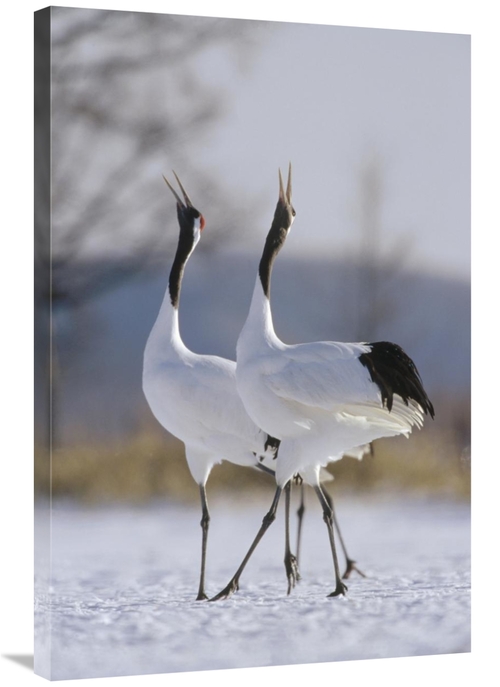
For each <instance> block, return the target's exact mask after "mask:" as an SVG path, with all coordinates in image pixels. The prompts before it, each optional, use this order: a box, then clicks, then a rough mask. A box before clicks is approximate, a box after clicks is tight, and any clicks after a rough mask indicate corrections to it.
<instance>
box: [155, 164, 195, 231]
mask: <svg viewBox="0 0 500 687" xmlns="http://www.w3.org/2000/svg"><path fill="white" fill-rule="evenodd" d="M173 174H174V176H175V178H176V180H177V183H178V184H179V188H180V190H181V193H182V195H183V196H184V199H182V198H181V197H180V196H179V194H178V193H177V191H176V190H175V189H174V187H173V186H172V184H171V183H170V182H169V181H168V179H167V178H166V177H165V176H163V179H164V181H165V183H166V184H167V186H168V187H169V189H170V190H171V191H172V193H173V194H174V197H175V199H176V201H177V219H178V221H179V226H180V228H181V232H188V233H190V234H192V235H193V237H194V238H195V239H197V240H198V239H199V238H200V233H201V232H202V231H203V229H204V227H205V218H204V217H203V215H202V214H201V212H200V211H199V210H197V209H196V208H195V207H194V205H193V203H192V202H191V199H190V198H189V196H188V194H187V193H186V191H185V190H184V186H183V185H182V184H181V182H180V179H179V177H178V176H177V174H176V173H175V172H173Z"/></svg>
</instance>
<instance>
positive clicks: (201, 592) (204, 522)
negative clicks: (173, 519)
mask: <svg viewBox="0 0 500 687" xmlns="http://www.w3.org/2000/svg"><path fill="white" fill-rule="evenodd" d="M199 487H200V497H201V512H202V515H201V522H200V525H201V531H202V540H201V572H200V586H199V588H198V596H197V597H196V601H204V600H205V599H208V596H207V595H206V594H205V563H206V559H207V541H208V525H209V523H210V513H209V512H208V503H207V492H206V490H205V485H204V484H200V485H199Z"/></svg>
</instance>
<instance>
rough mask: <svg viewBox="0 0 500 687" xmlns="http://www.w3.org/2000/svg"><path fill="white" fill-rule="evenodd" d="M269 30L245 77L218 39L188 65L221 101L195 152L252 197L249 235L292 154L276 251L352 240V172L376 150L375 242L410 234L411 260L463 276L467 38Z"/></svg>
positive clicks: (337, 248) (327, 247)
mask: <svg viewBox="0 0 500 687" xmlns="http://www.w3.org/2000/svg"><path fill="white" fill-rule="evenodd" d="M269 29H270V30H269V31H268V32H267V34H266V35H265V37H264V41H263V44H262V48H261V49H260V51H258V52H257V54H256V59H255V61H253V62H252V64H251V66H250V67H249V69H248V70H247V71H246V73H245V74H244V75H243V76H241V74H240V73H239V72H238V71H237V69H236V67H234V68H231V66H230V65H228V64H227V61H226V60H225V58H224V54H223V53H221V54H218V52H217V50H213V51H212V53H211V55H210V59H207V57H204V60H203V62H200V65H199V68H200V70H202V71H203V73H204V75H205V76H206V78H207V79H213V80H214V81H215V82H216V83H217V82H218V83H220V85H222V86H224V88H225V89H228V90H229V92H230V96H231V100H230V102H229V104H230V107H229V108H228V113H227V116H226V117H225V119H224V120H223V121H221V123H220V124H219V125H218V126H217V127H216V128H215V129H214V130H213V131H212V132H211V133H210V134H209V135H208V136H207V137H206V139H205V145H204V146H203V147H201V148H200V151H199V157H198V159H197V163H199V164H202V165H205V166H206V167H207V169H212V168H214V167H215V169H216V173H217V174H218V176H219V177H220V178H221V179H224V183H225V184H227V185H229V186H231V185H234V188H235V191H236V190H238V192H241V189H246V190H247V191H248V192H252V193H256V194H258V196H259V198H260V201H259V207H257V208H256V218H258V217H259V216H260V217H261V219H260V223H261V225H260V226H261V227H262V229H261V230H258V231H257V232H256V237H255V241H256V244H260V243H261V242H262V238H263V234H264V233H265V229H266V228H267V227H268V225H269V222H270V218H271V216H272V215H271V214H270V213H272V210H273V208H274V203H275V201H276V198H277V169H278V167H279V166H281V168H282V169H283V170H284V169H286V167H287V165H288V161H289V160H291V161H292V164H293V168H294V175H293V178H294V192H293V198H294V205H295V208H296V210H297V219H296V223H295V225H294V229H293V233H292V234H291V235H290V239H289V241H288V243H287V251H289V252H291V251H297V252H308V253H314V252H318V251H319V252H321V253H324V252H325V251H328V255H335V254H341V253H343V252H344V251H348V250H352V249H353V248H354V246H355V245H356V242H357V241H359V234H358V231H359V230H358V226H359V225H358V223H357V222H358V219H357V205H358V204H359V202H358V200H359V199H358V189H359V186H358V185H359V172H360V169H361V167H362V165H363V163H364V162H365V161H366V159H367V157H369V156H370V155H376V156H377V157H378V159H379V160H380V162H381V166H382V171H383V178H382V185H383V203H382V230H383V237H384V241H385V243H386V244H387V247H388V248H389V247H390V246H391V245H394V244H393V242H394V241H397V240H403V241H407V240H409V241H410V245H411V249H410V264H411V265H412V266H413V267H417V268H424V269H429V270H430V271H432V272H440V273H441V272H444V273H446V274H451V275H458V276H464V277H468V276H469V275H470V37H469V36H468V35H460V34H443V33H426V32H416V31H393V30H383V29H360V28H343V27H335V26H319V25H312V24H287V23H280V24H278V23H276V24H270V25H269ZM259 213H261V215H259ZM256 226H257V227H258V226H259V220H258V219H257V222H256ZM247 238H248V237H247Z"/></svg>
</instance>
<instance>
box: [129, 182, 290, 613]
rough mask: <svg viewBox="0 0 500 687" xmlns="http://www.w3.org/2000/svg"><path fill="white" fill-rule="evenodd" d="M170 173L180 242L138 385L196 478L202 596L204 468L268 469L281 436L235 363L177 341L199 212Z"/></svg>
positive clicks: (205, 533)
mask: <svg viewBox="0 0 500 687" xmlns="http://www.w3.org/2000/svg"><path fill="white" fill-rule="evenodd" d="M174 175H175V177H176V179H177V182H178V184H179V187H180V189H181V192H182V194H183V196H184V201H183V200H182V199H181V197H180V196H179V195H178V194H177V192H176V191H175V190H174V188H173V187H172V186H171V184H170V183H169V182H168V181H167V179H165V177H164V179H165V182H166V183H167V186H168V187H169V188H170V190H171V191H172V193H173V194H174V196H175V199H176V201H177V218H178V222H179V230H180V231H179V242H178V245H177V251H176V254H175V258H174V261H173V264H172V268H171V271H170V276H169V281H168V286H167V290H166V293H165V296H164V299H163V302H162V305H161V307H160V311H159V313H158V317H157V319H156V322H155V324H154V326H153V328H152V330H151V333H150V335H149V338H148V341H147V344H146V348H145V351H144V366H143V390H144V394H145V396H146V399H147V401H148V403H149V406H150V408H151V411H152V412H153V414H154V416H155V417H156V419H157V420H158V421H159V422H160V424H161V425H163V427H165V429H167V430H168V431H169V432H170V433H171V434H173V435H174V436H176V437H178V438H179V439H180V440H181V441H183V442H184V445H185V451H186V459H187V463H188V466H189V470H190V472H191V475H192V476H193V479H194V480H195V482H196V483H197V484H198V488H199V492H200V498H201V508H202V519H201V523H200V524H201V527H202V554H201V572H200V581H199V589H198V596H197V599H198V600H202V599H206V598H207V595H206V593H205V561H206V550H207V539H208V529H209V521H210V515H209V510H208V503H207V494H206V489H205V485H206V482H207V479H208V476H209V475H210V471H211V470H212V467H213V466H214V465H215V464H217V463H220V462H221V461H222V460H228V461H230V462H232V463H235V464H237V465H246V466H255V467H258V468H260V469H263V470H264V471H266V472H267V471H269V472H272V470H270V469H269V465H270V464H271V465H273V463H272V459H273V457H274V455H275V453H276V450H277V446H278V444H279V442H277V441H276V440H274V439H273V438H272V437H269V436H268V435H267V434H266V433H265V432H263V431H262V430H261V429H259V428H258V427H257V426H256V425H255V424H254V423H253V422H252V420H251V419H250V418H249V417H248V415H247V413H246V412H245V409H244V407H243V404H242V402H241V399H240V397H239V395H238V393H237V391H236V376H235V374H236V363H235V362H234V361H231V360H226V359H225V358H220V357H218V356H213V355H198V354H197V353H194V352H193V351H191V350H189V348H187V346H185V344H184V342H183V341H182V338H181V335H180V332H179V319H178V318H179V297H180V291H181V284H182V277H183V273H184V267H185V265H186V263H187V261H188V259H189V257H190V255H191V254H192V252H193V251H194V249H195V247H196V245H197V243H198V241H199V240H200V236H201V232H202V231H203V228H204V226H205V219H204V218H203V215H202V214H201V213H200V212H199V211H198V210H197V209H196V208H195V207H194V206H193V204H192V203H191V201H190V199H189V197H188V195H187V193H186V191H185V190H184V188H183V186H182V184H181V183H180V181H179V179H178V177H177V175H176V174H175V172H174ZM270 461H271V463H270ZM287 566H288V569H289V570H290V573H289V574H290V575H291V576H292V578H293V577H294V576H295V577H296V574H295V572H294V557H293V556H292V554H291V552H290V547H289V546H288V560H287ZM287 574H288V572H287ZM292 582H293V583H294V582H295V580H294V579H292Z"/></svg>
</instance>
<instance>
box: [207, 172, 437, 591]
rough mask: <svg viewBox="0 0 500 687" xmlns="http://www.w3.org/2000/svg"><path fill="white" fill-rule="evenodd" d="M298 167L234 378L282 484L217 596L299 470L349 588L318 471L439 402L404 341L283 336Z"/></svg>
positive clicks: (407, 426) (263, 264)
mask: <svg viewBox="0 0 500 687" xmlns="http://www.w3.org/2000/svg"><path fill="white" fill-rule="evenodd" d="M291 196H292V182H291V166H290V167H289V171H288V182H287V188H286V192H285V190H284V188H283V180H282V177H281V172H280V173H279V199H278V203H277V206H276V210H275V213H274V218H273V221H272V224H271V229H270V230H269V233H268V235H267V238H266V242H265V246H264V250H263V253H262V258H261V260H260V263H259V269H258V274H257V278H256V282H255V288H254V292H253V296H252V301H251V304H250V310H249V313H248V317H247V320H246V322H245V324H244V326H243V329H242V331H241V333H240V336H239V339H238V344H237V356H236V360H237V369H236V379H237V387H238V392H239V394H240V396H241V398H242V400H243V403H244V405H245V408H246V410H247V412H248V414H249V415H250V417H251V418H252V419H253V420H254V422H255V423H256V424H257V425H259V427H261V428H262V429H263V430H264V431H265V432H267V433H269V434H270V435H271V436H274V437H276V438H277V439H279V440H280V442H281V443H280V450H279V454H278V456H277V458H276V482H277V489H276V492H275V495H274V499H273V502H272V505H271V508H270V510H269V512H268V513H267V514H266V515H265V517H264V519H263V521H262V525H261V528H260V530H259V532H258V533H257V536H256V538H255V539H254V541H253V543H252V545H251V547H250V549H249V551H248V553H247V555H246V556H245V558H244V559H243V561H242V563H241V565H240V567H239V568H238V570H237V571H236V573H235V574H234V576H233V577H232V578H231V580H230V581H229V583H228V585H227V586H226V587H225V588H224V589H223V590H222V591H221V592H219V594H217V595H216V596H215V597H213V600H217V599H222V598H227V597H229V596H230V595H231V594H232V593H233V592H234V591H236V590H237V589H238V584H239V579H240V576H241V574H242V572H243V570H244V568H245V566H246V564H247V562H248V560H249V558H250V556H251V555H252V553H253V551H254V549H255V547H256V546H257V544H258V543H259V541H260V539H261V538H262V536H263V535H264V533H265V532H266V530H267V529H268V527H269V526H270V525H271V523H272V522H273V521H274V519H275V517H276V510H277V507H278V503H279V500H280V497H281V493H282V491H283V489H285V488H286V487H287V485H288V484H289V482H290V480H291V479H292V478H293V477H294V475H296V474H297V473H298V474H300V475H301V476H302V478H303V479H304V481H305V482H307V483H308V484H310V485H311V486H313V487H314V489H315V491H316V494H317V496H318V499H319V501H320V503H321V506H322V509H323V519H324V521H325V523H326V526H327V529H328V535H329V540H330V547H331V551H332V557H333V565H334V572H335V589H334V591H333V592H332V593H331V594H330V595H329V596H338V595H340V594H342V595H343V594H345V592H346V590H347V587H346V586H345V584H344V583H343V582H342V580H341V578H340V573H339V565H338V560H337V554H336V550H335V542H334V533H333V514H332V508H331V507H330V505H329V503H328V500H327V499H326V498H325V495H324V492H323V490H322V488H321V485H320V479H319V473H320V470H321V468H322V467H323V466H326V465H327V464H328V463H329V462H331V461H335V460H339V459H340V458H341V457H342V455H343V454H344V453H345V452H346V451H349V450H351V449H352V448H353V447H357V446H361V445H364V444H367V443H369V442H371V441H372V440H374V439H377V438H380V437H390V436H396V435H404V436H408V435H409V434H410V432H411V431H412V428H413V427H414V426H416V427H421V426H422V424H423V419H424V414H430V415H431V417H434V409H433V407H432V404H431V402H430V400H429V398H428V397H427V394H426V392H425V391H424V388H423V386H422V381H421V378H420V375H419V373H418V371H417V368H416V367H415V365H414V363H413V361H412V360H411V359H410V358H409V357H408V356H407V355H406V353H405V352H404V351H403V350H402V349H401V348H400V347H399V346H397V345H396V344H392V343H388V342H384V341H382V342H376V343H334V342H315V343H305V344H298V345H293V346H288V345H286V344H285V343H283V342H282V341H281V340H280V339H279V338H278V336H277V335H276V333H275V331H274V327H273V320H272V315H271V306H270V300H269V299H270V285H271V271H272V267H273V263H274V260H275V258H276V256H277V254H278V252H279V251H280V249H281V248H282V246H283V244H284V243H285V240H286V237H287V235H288V231H289V230H290V227H291V225H292V223H293V220H294V217H295V210H294V208H293V206H292V199H291Z"/></svg>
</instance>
